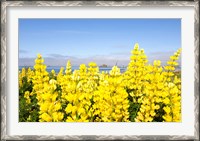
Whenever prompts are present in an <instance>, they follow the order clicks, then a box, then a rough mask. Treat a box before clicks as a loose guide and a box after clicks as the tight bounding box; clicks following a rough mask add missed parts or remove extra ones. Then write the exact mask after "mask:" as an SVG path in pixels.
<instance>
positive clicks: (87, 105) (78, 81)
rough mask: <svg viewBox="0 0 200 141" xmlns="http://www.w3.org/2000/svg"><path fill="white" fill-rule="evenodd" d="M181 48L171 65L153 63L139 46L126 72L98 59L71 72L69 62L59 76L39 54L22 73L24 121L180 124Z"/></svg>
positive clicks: (157, 61)
mask: <svg viewBox="0 0 200 141" xmlns="http://www.w3.org/2000/svg"><path fill="white" fill-rule="evenodd" d="M180 54H181V49H178V50H177V52H175V53H174V55H172V56H171V57H170V58H169V60H168V62H167V65H165V66H162V65H161V61H159V60H155V61H154V62H153V64H149V63H148V59H147V56H146V55H145V52H144V50H143V49H140V48H139V45H138V44H135V46H134V49H133V50H132V51H131V56H130V62H129V64H128V66H127V69H126V71H125V72H123V73H121V72H120V68H118V67H117V66H113V67H112V70H111V71H109V72H104V71H102V72H100V71H99V68H98V66H97V65H96V63H94V62H91V63H89V64H88V66H86V65H85V64H81V65H80V67H79V69H77V70H74V71H72V68H71V67H72V65H71V63H70V61H67V60H66V61H67V64H66V68H63V67H61V68H60V72H59V73H58V74H57V73H55V71H54V70H52V71H51V72H50V73H49V72H47V71H46V65H45V63H44V59H43V58H42V56H41V55H40V54H38V55H37V58H36V59H35V65H34V69H30V68H22V71H20V72H19V121H20V122H181V76H180V72H179V73H177V72H176V67H177V66H178V65H179V64H178V62H177V60H178V58H179V56H180Z"/></svg>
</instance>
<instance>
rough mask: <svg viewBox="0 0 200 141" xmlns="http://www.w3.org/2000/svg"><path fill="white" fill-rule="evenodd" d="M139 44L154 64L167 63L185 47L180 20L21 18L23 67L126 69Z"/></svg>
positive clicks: (20, 58)
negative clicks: (40, 62)
mask: <svg viewBox="0 0 200 141" xmlns="http://www.w3.org/2000/svg"><path fill="white" fill-rule="evenodd" d="M135 43H139V45H140V48H143V49H144V50H145V53H146V54H147V56H148V59H149V61H150V62H152V60H154V59H159V60H161V61H162V62H163V63H165V62H166V60H167V59H168V58H169V56H170V55H172V54H173V52H174V51H176V50H177V49H178V48H180V47H181V20H180V19H20V20H19V65H33V64H34V61H33V60H34V59H35V58H36V55H37V53H41V54H42V56H43V57H44V59H45V64H47V65H52V66H65V64H66V62H67V60H71V62H72V65H75V66H77V65H80V64H82V63H85V64H87V63H89V62H90V61H94V62H96V63H97V64H98V65H102V64H107V65H110V66H112V65H114V64H115V63H116V62H118V64H119V65H124V66H126V65H127V64H128V62H129V58H130V55H131V54H130V52H131V50H132V49H133V46H134V44H135Z"/></svg>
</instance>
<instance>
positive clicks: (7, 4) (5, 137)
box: [1, 0, 199, 140]
mask: <svg viewBox="0 0 200 141" xmlns="http://www.w3.org/2000/svg"><path fill="white" fill-rule="evenodd" d="M10 6H13V7H19V6H43V7H46V6H49V7H50V6H93V7H98V6H127V7H131V6H132V7H139V6H167V7H169V6H178V7H179V6H182V7H183V6H192V7H194V10H195V15H194V17H195V23H194V24H195V29H194V30H195V35H194V36H195V41H194V45H195V50H194V51H195V68H194V69H195V73H194V77H195V82H194V86H195V92H194V93H195V101H194V104H195V105H194V112H195V117H194V118H195V122H194V123H195V125H194V130H195V132H194V136H185V135H183V136H171V135H165V136H157V135H155V136H143V135H137V136H135V135H124V136H112V135H106V136H104V135H103V136H98V135H91V136H84V135H76V136H69V135H64V136H49V135H45V136H44V135H41V136H39V135H37V136H35V135H33V136H23V135H13V136H10V135H7V134H6V129H7V127H6V125H7V124H6V119H7V117H6V46H7V41H6V24H7V22H6V12H7V11H6V8H7V7H10ZM198 59H199V1H198V0H194V1H192V2H191V1H121V2H117V1H62V2H56V1H5V0H3V1H2V2H1V140H55V139H57V140H58V139H62V140H108V139H109V140H116V139H122V140H149V139H150V140H199V89H198V88H199V62H198Z"/></svg>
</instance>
